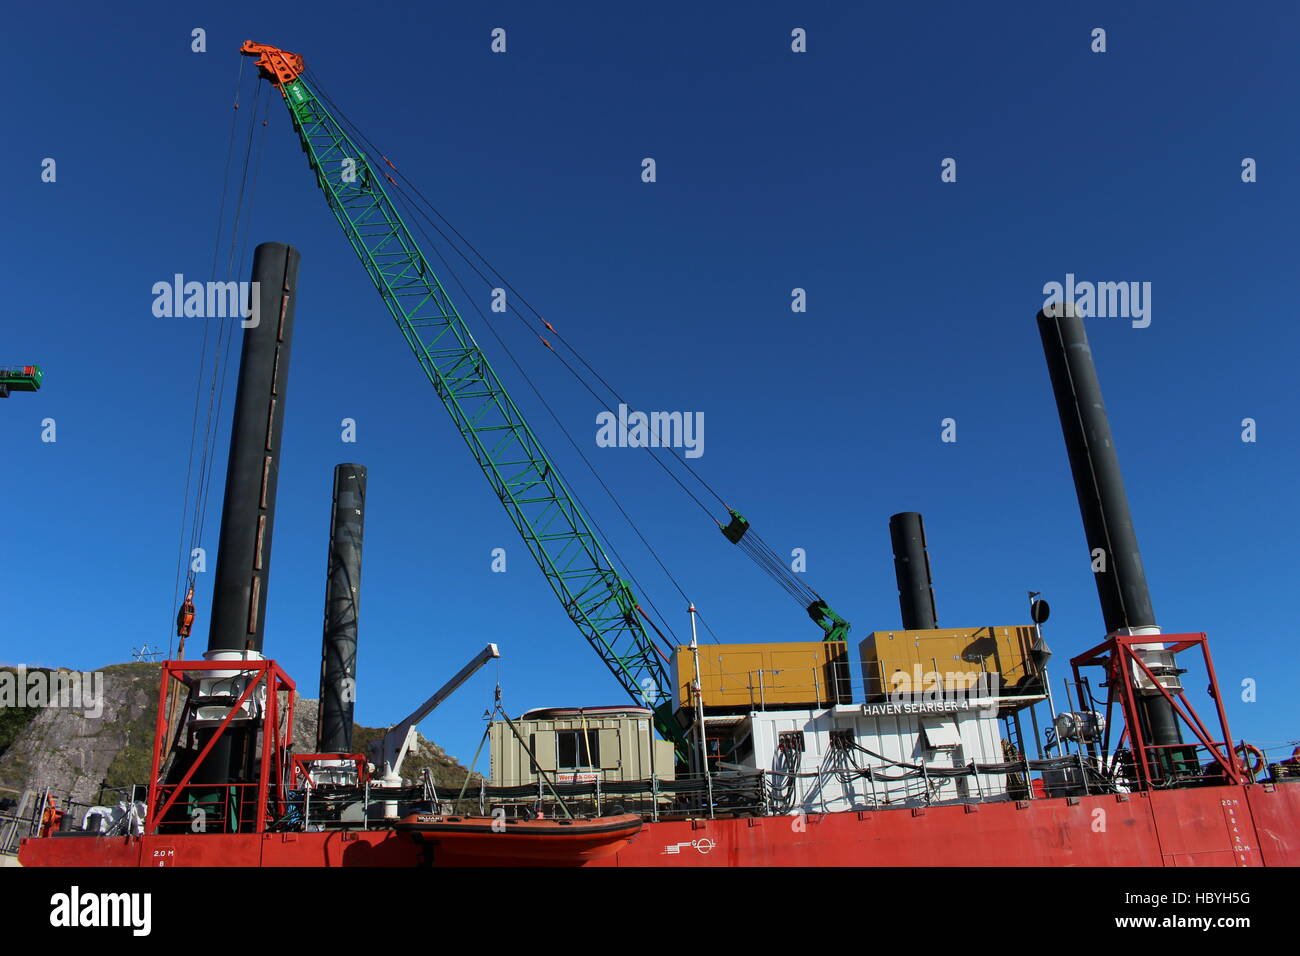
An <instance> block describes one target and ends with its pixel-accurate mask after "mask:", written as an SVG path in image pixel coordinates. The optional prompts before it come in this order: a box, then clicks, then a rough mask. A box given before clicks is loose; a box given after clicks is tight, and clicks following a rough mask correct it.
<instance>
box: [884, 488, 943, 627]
mask: <svg viewBox="0 0 1300 956" xmlns="http://www.w3.org/2000/svg"><path fill="white" fill-rule="evenodd" d="M889 540H890V541H891V543H892V544H893V546H894V576H895V577H896V578H897V579H898V607H899V610H901V611H902V613H903V629H904V630H907V631H914V630H920V629H928V628H934V627H938V626H939V615H938V613H937V612H936V611H935V607H934V587H933V582H932V581H931V578H930V555H929V552H927V551H926V547H925V522H924V521H922V520H921V516H920V515H919V514H917V513H916V512H915V511H903V512H900V513H899V514H896V515H893V516H892V517H891V518H890V519H889Z"/></svg>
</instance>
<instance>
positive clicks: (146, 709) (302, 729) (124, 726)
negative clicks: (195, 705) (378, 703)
mask: <svg viewBox="0 0 1300 956" xmlns="http://www.w3.org/2000/svg"><path fill="white" fill-rule="evenodd" d="M0 670H10V668H0ZM103 674H104V706H103V713H101V714H100V715H99V716H98V717H86V716H85V715H84V714H83V713H82V712H81V711H80V710H72V709H64V708H60V707H31V708H12V707H10V708H0V788H7V789H9V790H13V791H18V792H21V791H22V790H24V789H32V790H41V789H43V788H45V787H51V788H52V789H53V791H54V792H55V793H56V794H57V795H59V796H60V797H64V796H66V795H68V794H71V797H72V800H74V801H76V802H78V803H84V804H93V803H96V802H99V792H100V789H101V788H102V787H126V786H130V785H131V784H137V783H140V784H143V783H148V781H149V769H150V760H151V758H152V745H153V734H154V722H155V720H156V719H157V710H158V676H159V666H158V665H157V664H150V663H132V664H115V665H113V666H111V667H105V668H104V669H103ZM179 709H180V708H179V706H178V707H177V710H178V711H179ZM317 710H318V702H317V701H315V700H312V699H310V698H305V697H299V698H298V699H297V702H296V703H295V710H294V749H295V750H296V751H298V752H299V753H310V752H312V751H314V750H315V749H316V729H317ZM382 733H383V730H382V729H380V728H375V727H362V726H360V725H357V726H356V728H355V731H354V734H353V742H354V746H356V747H357V748H358V749H359V750H363V749H364V748H365V746H366V744H368V743H369V742H370V741H372V740H374V739H376V738H377V737H378V736H379V735H380V734H382ZM425 767H428V768H430V770H431V771H432V773H433V779H434V783H435V784H436V785H438V786H439V787H440V788H441V787H448V786H452V785H455V786H457V787H459V785H460V783H461V781H463V780H464V779H465V773H466V770H465V768H464V767H463V766H461V765H460V764H459V763H458V762H457V761H456V760H455V758H453V757H450V756H448V755H447V753H446V752H445V751H443V749H442V748H441V747H439V746H438V745H437V744H435V743H432V742H431V741H428V740H425V739H424V737H420V738H419V745H418V748H417V750H416V751H415V752H414V753H412V754H410V755H409V756H408V757H407V759H406V763H405V765H404V766H403V767H402V774H403V776H405V777H407V778H408V779H411V780H416V779H418V778H419V775H420V772H421V771H422V770H423V768H425ZM476 779H477V775H476ZM0 795H3V789H0Z"/></svg>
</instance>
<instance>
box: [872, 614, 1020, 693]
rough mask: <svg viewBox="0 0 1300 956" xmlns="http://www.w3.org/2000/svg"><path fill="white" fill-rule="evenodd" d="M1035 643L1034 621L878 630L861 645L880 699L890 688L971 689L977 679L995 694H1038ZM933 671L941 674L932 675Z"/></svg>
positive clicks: (873, 690)
mask: <svg viewBox="0 0 1300 956" xmlns="http://www.w3.org/2000/svg"><path fill="white" fill-rule="evenodd" d="M1033 644H1034V628H1033V626H1032V625H1024V626H1019V625H1013V626H1009V627H948V628H929V629H923V630H916V631H875V632H874V633H871V634H868V635H867V636H866V638H865V639H864V640H863V641H862V643H861V644H859V645H858V650H859V655H860V659H861V661H862V676H863V679H864V680H865V682H866V690H867V699H868V700H880V699H881V698H883V697H885V696H887V695H888V694H890V693H891V692H897V691H899V690H904V691H907V690H911V691H920V690H921V689H922V688H923V687H933V686H942V687H943V689H944V690H947V691H956V690H961V689H969V688H971V687H972V686H974V685H975V682H976V681H977V680H982V681H983V682H984V686H987V687H989V689H990V690H991V691H992V692H993V693H995V694H1003V695H1006V694H1014V693H1016V692H1017V690H1024V691H1026V692H1034V693H1037V692H1038V691H1037V690H1036V689H1034V688H1035V687H1036V685H1038V683H1039V674H1038V668H1037V667H1036V666H1035V664H1034V662H1033V657H1032V654H1031V651H1032V649H1033ZM934 673H938V674H939V675H940V677H939V678H933V677H931V676H930V675H932V674H934ZM981 674H988V675H990V676H989V677H985V678H980V677H979V675H981Z"/></svg>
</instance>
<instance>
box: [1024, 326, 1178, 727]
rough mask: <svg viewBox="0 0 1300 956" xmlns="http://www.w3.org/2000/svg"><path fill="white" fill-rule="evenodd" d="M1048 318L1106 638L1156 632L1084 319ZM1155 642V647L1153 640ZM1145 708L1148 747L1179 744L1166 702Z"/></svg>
mask: <svg viewBox="0 0 1300 956" xmlns="http://www.w3.org/2000/svg"><path fill="white" fill-rule="evenodd" d="M1048 311H1049V310H1044V311H1042V312H1039V313H1038V332H1039V335H1040V336H1041V337H1042V340H1043V354H1044V355H1045V356H1046V358H1047V371H1048V373H1049V374H1050V375H1051V379H1052V391H1053V392H1054V393H1055V395H1056V410H1057V412H1058V413H1059V415H1060V419H1061V431H1062V433H1063V434H1064V436H1065V449H1066V451H1067V453H1068V454H1069V457H1070V471H1071V472H1072V474H1073V475H1074V490H1075V493H1076V494H1077V496H1078V498H1079V512H1080V514H1081V515H1082V516H1083V530H1084V534H1085V536H1086V537H1087V540H1088V550H1089V552H1090V554H1091V555H1092V556H1093V561H1094V564H1095V565H1097V568H1098V569H1097V570H1096V572H1095V573H1094V574H1093V579H1094V580H1095V582H1096V584H1097V596H1098V597H1099V598H1100V600H1101V612H1102V617H1103V619H1104V620H1105V624H1106V632H1107V633H1108V634H1114V633H1116V632H1132V631H1133V630H1134V629H1137V628H1148V627H1149V628H1155V627H1156V616H1155V611H1153V610H1152V608H1151V592H1150V590H1149V589H1148V588H1147V577H1146V571H1145V569H1144V568H1143V567H1142V554H1141V552H1139V551H1138V542H1137V533H1136V532H1135V531H1134V530H1133V515H1132V513H1131V512H1130V511H1129V506H1128V495H1127V493H1126V492H1125V490H1124V478H1123V475H1122V474H1121V473H1120V469H1119V456H1118V455H1117V454H1116V451H1115V440H1114V438H1113V437H1112V436H1111V432H1110V420H1109V418H1108V417H1107V415H1106V406H1105V405H1104V404H1103V402H1102V397H1101V383H1100V382H1099V381H1098V380H1097V367H1096V365H1094V364H1093V360H1092V350H1091V349H1090V348H1089V347H1088V336H1087V333H1086V332H1085V331H1084V327H1083V319H1082V318H1081V317H1080V316H1079V315H1078V314H1077V312H1076V309H1075V308H1074V306H1073V305H1072V304H1071V303H1062V304H1058V305H1055V306H1052V307H1050V311H1051V312H1052V313H1053V314H1050V315H1049V314H1048ZM1099 551H1100V555H1099V556H1098V552H1099ZM1098 557H1100V559H1101V561H1102V562H1104V563H1101V562H1099V561H1098ZM1153 643H1155V644H1158V643H1159V637H1158V635H1157V636H1155V637H1154V638H1153ZM1144 703H1145V707H1144V710H1145V718H1146V723H1147V724H1148V728H1147V729H1148V731H1149V737H1148V739H1149V740H1150V742H1151V743H1153V744H1156V745H1168V744H1180V743H1182V733H1181V731H1180V729H1179V726H1178V720H1177V717H1176V715H1175V713H1174V710H1173V708H1172V706H1171V705H1170V704H1169V702H1168V701H1167V700H1165V699H1164V697H1163V696H1160V695H1156V696H1147V697H1146V698H1144Z"/></svg>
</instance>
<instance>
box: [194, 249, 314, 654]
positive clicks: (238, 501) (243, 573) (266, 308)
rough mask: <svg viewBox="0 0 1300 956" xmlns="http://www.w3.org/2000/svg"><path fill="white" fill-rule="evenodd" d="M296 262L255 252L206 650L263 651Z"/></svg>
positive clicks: (292, 255) (293, 255)
mask: <svg viewBox="0 0 1300 956" xmlns="http://www.w3.org/2000/svg"><path fill="white" fill-rule="evenodd" d="M299 258H300V256H299V254H298V250H297V249H294V248H293V247H291V246H287V245H285V244H283V243H280V242H264V243H262V244H261V245H260V246H258V247H257V250H256V252H255V253H254V254H253V281H254V282H255V283H257V285H256V286H254V288H255V289H258V290H259V292H260V297H259V303H260V305H259V313H258V315H257V324H256V325H252V326H250V327H248V328H246V329H245V330H244V345H243V350H242V352H241V354H240V359H239V388H238V391H237V392H236V395H235V416H234V421H233V424H232V426H231V434H230V461H229V464H228V465H227V466H226V496H225V500H224V502H223V504H222V508H221V541H220V545H219V548H218V551H217V574H216V580H215V582H214V584H213V595H212V622H211V626H210V629H209V631H208V650H209V651H210V652H211V651H245V650H250V651H258V652H260V651H261V650H262V636H263V627H264V625H265V623H266V595H267V587H268V584H269V579H270V573H271V538H272V533H273V531H274V529H275V490H276V482H277V479H278V477H279V474H280V436H281V434H282V433H283V430H284V429H283V426H284V401H285V390H286V386H287V384H288V378H289V347H290V345H291V344H292V341H293V314H294V300H295V299H296V295H295V292H296V290H297V286H298V262H299ZM250 321H251V320H250Z"/></svg>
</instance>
